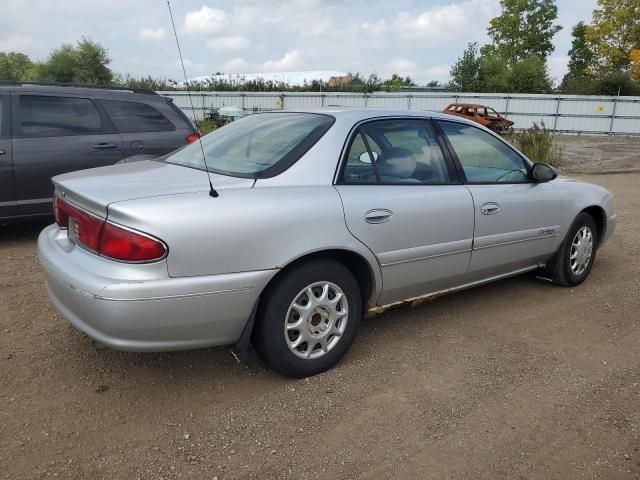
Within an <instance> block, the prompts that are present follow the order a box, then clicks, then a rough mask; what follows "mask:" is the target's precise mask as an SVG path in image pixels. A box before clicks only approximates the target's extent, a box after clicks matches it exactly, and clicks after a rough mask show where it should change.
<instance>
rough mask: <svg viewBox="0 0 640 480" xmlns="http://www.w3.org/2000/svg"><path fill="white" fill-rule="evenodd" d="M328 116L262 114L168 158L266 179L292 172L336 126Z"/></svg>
mask: <svg viewBox="0 0 640 480" xmlns="http://www.w3.org/2000/svg"><path fill="white" fill-rule="evenodd" d="M333 122H334V118H333V117H331V116H329V115H320V114H313V113H260V114H256V115H250V116H248V117H245V118H242V119H240V120H236V121H234V122H231V123H229V124H228V125H225V126H224V127H221V128H218V129H217V130H214V131H213V132H211V133H210V134H208V135H206V136H204V137H203V138H202V146H200V142H194V143H192V144H190V145H188V146H187V147H185V148H182V149H180V150H178V151H176V152H175V153H173V154H171V155H169V156H168V157H166V158H165V161H166V162H168V163H174V164H177V165H184V166H186V167H192V168H199V169H202V170H204V168H205V167H204V161H203V158H202V151H203V150H204V155H205V157H206V164H207V168H208V169H209V171H211V172H215V173H220V174H223V175H230V176H235V177H244V178H266V177H271V176H274V175H277V174H278V173H280V172H282V171H284V170H285V169H287V168H289V167H290V166H291V165H293V163H294V162H296V161H297V160H298V159H299V158H300V157H302V155H304V154H305V153H306V152H307V151H308V150H309V149H310V148H311V147H312V146H313V145H314V144H315V143H316V142H317V141H318V140H319V139H320V138H321V137H322V136H323V135H324V134H325V133H326V132H327V130H329V128H330V127H331V125H333Z"/></svg>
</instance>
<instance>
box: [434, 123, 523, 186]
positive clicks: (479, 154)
mask: <svg viewBox="0 0 640 480" xmlns="http://www.w3.org/2000/svg"><path fill="white" fill-rule="evenodd" d="M438 123H439V125H440V127H441V128H442V130H443V131H444V133H445V135H446V136H447V138H448V139H449V142H450V143H451V145H452V146H453V150H454V151H455V153H456V155H457V156H458V160H459V161H460V163H461V164H462V168H463V170H464V174H465V176H466V177H467V181H468V182H469V183H523V182H527V181H528V179H529V175H528V171H527V168H526V165H525V161H524V159H523V158H522V157H521V156H520V155H519V154H518V153H517V152H516V151H515V150H513V149H512V148H511V147H509V146H508V145H507V144H505V143H504V142H502V141H500V140H498V139H497V138H495V137H494V136H493V135H491V134H489V133H487V132H484V131H482V130H480V129H479V128H476V127H473V126H471V125H466V124H462V123H454V122H445V121H440V122H438Z"/></svg>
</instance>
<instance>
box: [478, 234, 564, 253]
mask: <svg viewBox="0 0 640 480" xmlns="http://www.w3.org/2000/svg"><path fill="white" fill-rule="evenodd" d="M557 236H558V234H557V233H554V234H551V235H541V236H539V237H529V238H522V239H520V240H511V241H508V242H500V243H493V244H491V245H483V246H482V247H475V248H474V250H484V249H485V248H493V247H501V246H502V245H511V244H512V243H521V242H529V241H531V240H542V239H543V238H553V237H557Z"/></svg>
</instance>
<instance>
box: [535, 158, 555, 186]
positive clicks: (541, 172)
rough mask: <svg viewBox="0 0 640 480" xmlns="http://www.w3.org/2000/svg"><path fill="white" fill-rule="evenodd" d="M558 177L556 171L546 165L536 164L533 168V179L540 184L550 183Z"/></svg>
mask: <svg viewBox="0 0 640 480" xmlns="http://www.w3.org/2000/svg"><path fill="white" fill-rule="evenodd" d="M557 176H558V172H557V171H556V169H555V168H553V167H551V166H549V165H547V164H546V163H534V164H533V167H532V168H531V177H532V178H533V179H534V180H535V181H536V182H538V183H543V182H550V181H551V180H553V179H555V178H556V177H557Z"/></svg>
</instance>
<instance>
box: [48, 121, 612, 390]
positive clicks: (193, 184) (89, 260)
mask: <svg viewBox="0 0 640 480" xmlns="http://www.w3.org/2000/svg"><path fill="white" fill-rule="evenodd" d="M53 182H54V184H55V199H54V204H55V205H54V208H55V214H56V224H55V225H51V226H50V227H47V228H46V229H45V230H44V231H43V232H42V233H41V235H40V238H39V241H38V251H39V258H40V261H41V263H42V266H43V268H44V271H45V272H46V278H47V286H48V290H49V295H50V297H51V300H52V301H53V303H54V304H55V305H56V306H57V307H58V309H59V310H60V311H61V312H62V313H63V315H64V316H65V317H66V318H68V319H69V321H70V322H71V323H72V324H73V325H74V326H75V327H77V328H78V329H80V330H81V331H83V332H85V333H86V334H87V335H89V336H90V337H92V338H93V339H95V340H96V341H98V342H100V343H102V344H105V345H107V346H109V347H111V348H115V349H121V350H130V351H162V350H177V349H187V348H199V347H207V346H213V345H224V344H234V345H235V349H236V351H240V352H241V353H242V352H243V351H244V350H245V349H246V347H247V344H248V342H249V341H250V340H251V341H252V342H253V345H254V346H255V347H256V349H257V350H258V352H259V353H260V354H261V356H262V358H263V359H264V360H265V361H266V362H267V364H268V365H270V366H271V367H272V368H274V369H276V370H277V371H279V372H281V373H283V374H285V375H289V376H293V377H302V376H307V375H313V374H316V373H318V372H321V371H324V370H326V369H328V368H330V367H331V366H333V365H334V364H335V363H336V362H337V361H338V360H339V359H340V358H341V357H342V356H343V355H344V354H345V352H346V351H347V350H348V348H349V346H350V344H351V342H352V341H353V339H354V336H355V334H356V331H357V327H358V324H359V322H360V319H361V317H363V315H365V314H375V313H378V312H381V311H383V310H385V309H386V308H389V307H391V306H394V305H400V304H403V303H406V302H411V303H414V304H415V303H419V302H420V301H421V300H424V299H427V298H429V297H432V296H435V295H440V294H442V293H445V292H452V291H455V290H460V289H464V288H469V287H472V286H476V285H480V284H483V283H487V282H490V281H493V280H497V279H501V278H504V277H508V276H512V275H517V274H522V273H525V272H530V271H538V272H539V273H540V275H542V276H546V277H547V278H548V279H550V280H552V281H554V282H556V283H558V284H560V285H565V286H574V285H578V284H580V283H581V282H582V281H583V280H584V279H585V278H586V277H587V275H588V274H589V271H590V270H591V267H592V265H593V262H594V260H595V256H596V251H597V249H598V248H599V247H601V246H602V245H603V244H604V242H605V241H607V239H608V238H609V237H610V236H611V234H612V232H613V230H614V227H615V223H616V215H615V214H614V210H613V197H612V194H611V193H610V192H608V191H607V190H605V189H604V188H601V187H599V186H596V185H591V184H588V183H584V182H580V181H577V180H573V179H570V178H563V177H557V174H556V172H555V170H554V169H553V168H551V167H549V166H547V165H544V164H532V162H530V161H529V160H528V159H527V158H526V157H525V156H524V155H522V154H521V153H520V152H519V151H517V150H516V149H515V148H513V147H512V146H511V145H509V144H508V143H506V142H505V141H504V140H503V139H502V138H500V137H499V136H497V135H496V134H494V133H492V132H490V131H489V130H487V129H485V128H483V127H480V126H478V125H477V124H472V123H470V122H468V121H465V120H464V119H460V118H455V117H449V116H446V115H442V114H437V113H431V112H416V111H411V112H409V111H389V110H358V109H335V110H317V111H307V112H274V113H264V114H258V115H253V116H250V117H247V118H245V119H242V120H239V121H236V122H234V123H232V124H230V125H227V126H225V127H222V128H220V129H219V130H216V131H215V132H213V133H211V134H209V135H207V136H206V137H204V138H203V139H202V143H201V144H200V143H194V144H191V145H189V146H187V147H185V148H183V149H181V150H178V151H176V152H174V153H172V154H170V155H168V156H166V157H164V158H161V159H158V160H147V161H141V162H136V163H130V164H124V165H115V166H111V167H102V168H96V169H91V170H85V171H81V172H75V173H70V174H65V175H61V176H58V177H55V178H54V179H53Z"/></svg>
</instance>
